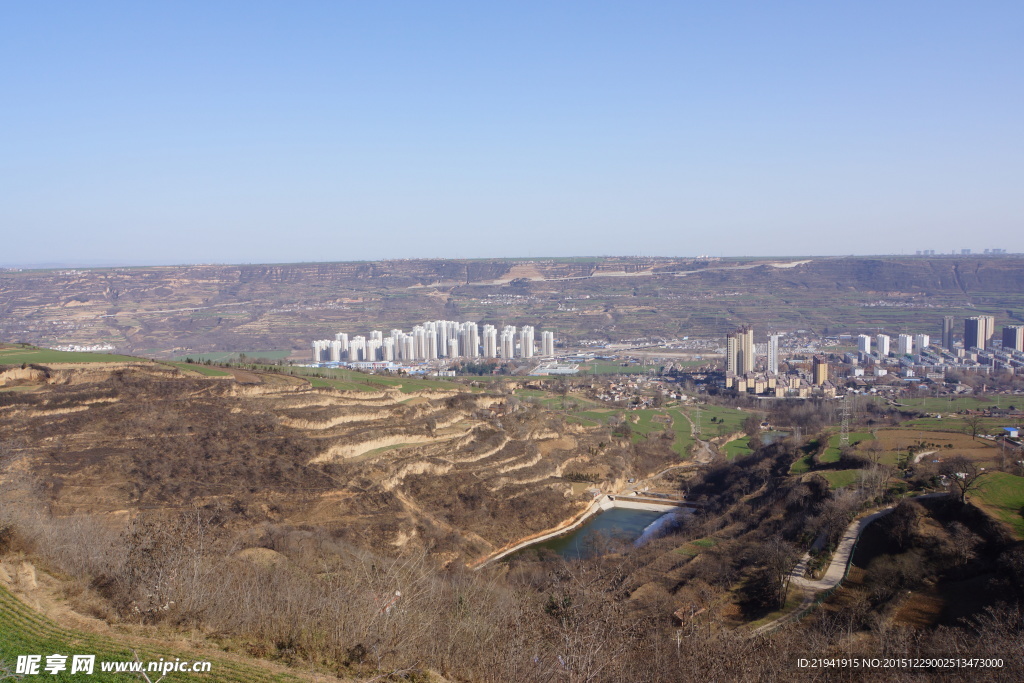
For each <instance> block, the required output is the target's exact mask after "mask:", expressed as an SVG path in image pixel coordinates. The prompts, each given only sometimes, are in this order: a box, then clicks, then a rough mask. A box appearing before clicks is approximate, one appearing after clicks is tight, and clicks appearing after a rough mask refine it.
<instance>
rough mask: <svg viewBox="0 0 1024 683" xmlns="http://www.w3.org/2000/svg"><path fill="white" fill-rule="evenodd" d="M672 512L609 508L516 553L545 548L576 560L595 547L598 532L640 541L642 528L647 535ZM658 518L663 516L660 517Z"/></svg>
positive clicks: (669, 516)
mask: <svg viewBox="0 0 1024 683" xmlns="http://www.w3.org/2000/svg"><path fill="white" fill-rule="evenodd" d="M675 514H678V512H677V511H673V512H652V511H650V510H630V509H628V508H612V509H611V510H605V511H604V512H602V513H601V514H599V515H595V516H594V517H592V518H590V519H589V520H587V523H586V524H584V525H583V526H581V527H580V528H579V529H575V530H574V531H572V532H570V533H568V534H566V535H564V536H558V537H556V538H552V539H548V540H547V541H544V542H542V543H537V544H536V545H532V546H530V547H529V548H524V550H523V551H520V552H524V551H530V550H541V549H543V548H546V549H548V550H552V551H554V552H556V553H558V554H559V555H561V556H562V557H564V558H566V559H569V560H576V559H579V558H581V557H587V556H588V555H591V554H592V553H593V552H594V549H595V548H596V547H598V546H599V544H600V535H602V534H605V535H607V536H609V537H612V538H616V539H619V538H621V539H623V540H625V541H627V542H635V541H642V540H645V534H644V531H645V530H646V529H650V530H651V531H650V532H649V533H648V534H647V536H650V535H651V534H652V533H653V532H654V531H655V529H657V527H659V526H661V525H662V524H664V523H665V522H666V521H668V519H669V518H671V517H672V516H673V515H675ZM662 518H665V519H664V520H663V519H662Z"/></svg>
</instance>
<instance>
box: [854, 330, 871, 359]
mask: <svg viewBox="0 0 1024 683" xmlns="http://www.w3.org/2000/svg"><path fill="white" fill-rule="evenodd" d="M857 350H858V351H860V352H861V353H863V354H864V355H865V356H870V355H871V336H870V335H867V334H858V335H857Z"/></svg>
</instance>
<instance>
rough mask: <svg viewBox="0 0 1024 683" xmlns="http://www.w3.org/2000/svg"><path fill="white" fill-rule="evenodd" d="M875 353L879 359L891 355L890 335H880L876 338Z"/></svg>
mask: <svg viewBox="0 0 1024 683" xmlns="http://www.w3.org/2000/svg"><path fill="white" fill-rule="evenodd" d="M875 347H876V348H875V351H877V352H878V357H879V358H885V357H886V356H888V355H889V335H887V334H880V335H878V336H876V337H875Z"/></svg>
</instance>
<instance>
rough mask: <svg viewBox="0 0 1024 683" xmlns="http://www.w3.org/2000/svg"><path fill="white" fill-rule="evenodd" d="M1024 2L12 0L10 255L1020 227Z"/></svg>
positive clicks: (232, 253) (697, 247)
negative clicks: (139, 0)
mask: <svg viewBox="0 0 1024 683" xmlns="http://www.w3.org/2000/svg"><path fill="white" fill-rule="evenodd" d="M1022 36H1024V2H1021V1H1020V0H1012V1H1008V2H983V1H982V2H962V1H959V2H944V1H942V0H929V1H925V2H900V1H898V0H887V1H885V2H874V1H858V2H842V1H840V2H820V1H819V2H810V1H808V2H786V1H778V2H763V1H757V2H684V1H682V0H676V1H674V2H642V1H640V2H614V3H612V2H599V1H595V0H588V1H586V2H570V1H567V0H558V1H555V2H552V1H551V0H545V1H543V2H530V1H525V0H516V1H515V2H479V1H476V2H461V3H455V2H440V1H438V0H431V1H430V2H423V1H422V0H420V1H417V2H391V1H382V2H355V1H354V0H353V1H351V2H346V1H342V0H334V1H331V2H312V1H300V2H256V1H253V0H244V1H239V2H228V1H222V0H216V1H214V2H210V1H204V2H184V1H175V2H138V1H137V0H135V1H133V2H112V1H103V0H98V1H97V2H46V1H40V2H23V1H18V0H0V232H2V234H3V239H2V241H0V245H2V246H0V249H2V251H0V263H6V264H14V263H20V264H31V263H82V264H91V263H101V262H102V263H126V264H127V263H132V264H136V263H137V264H148V263H205V262H230V263H241V262H268V261H272V262H284V261H312V260H350V259H379V258H409V257H418V256H427V257H463V258H467V257H491V256H530V255H532V256H568V255H600V254H643V255H665V256H688V255H698V254H711V255H725V256H728V255H761V254H772V255H777V254H850V253H867V254H878V253H900V252H905V253H913V252H914V251H915V250H917V249H926V248H932V249H936V250H939V251H940V252H942V251H945V252H949V251H950V250H952V249H954V248H955V249H959V248H972V249H975V250H981V249H984V248H989V247H998V248H1005V249H1008V250H1010V251H1024V38H1022Z"/></svg>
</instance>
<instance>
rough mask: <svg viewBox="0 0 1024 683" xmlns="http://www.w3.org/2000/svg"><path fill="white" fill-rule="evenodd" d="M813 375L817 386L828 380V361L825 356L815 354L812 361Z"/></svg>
mask: <svg viewBox="0 0 1024 683" xmlns="http://www.w3.org/2000/svg"><path fill="white" fill-rule="evenodd" d="M811 376H812V377H813V380H814V386H816V387H820V386H821V385H822V384H824V383H825V382H827V381H828V361H827V360H825V356H815V357H814V359H813V360H812V361H811Z"/></svg>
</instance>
